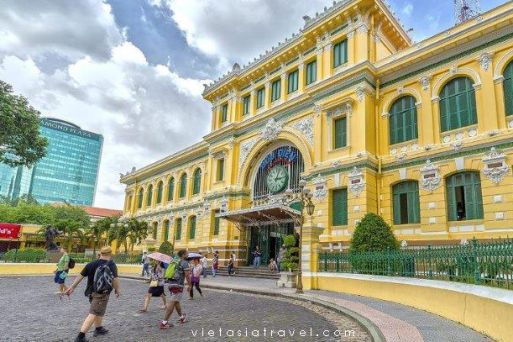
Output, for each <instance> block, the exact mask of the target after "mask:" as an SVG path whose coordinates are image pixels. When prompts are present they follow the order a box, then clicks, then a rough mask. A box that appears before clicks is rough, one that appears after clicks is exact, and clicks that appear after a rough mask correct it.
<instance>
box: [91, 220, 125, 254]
mask: <svg viewBox="0 0 513 342" xmlns="http://www.w3.org/2000/svg"><path fill="white" fill-rule="evenodd" d="M116 220H117V217H105V218H103V219H101V220H98V221H96V222H95V223H93V224H92V225H91V226H90V227H89V228H88V229H87V231H86V236H87V237H88V238H90V239H92V240H93V254H96V246H98V245H99V246H101V242H102V240H103V236H104V235H105V234H107V235H108V233H109V231H110V229H111V227H110V225H111V224H113V223H114V222H115V221H116Z"/></svg>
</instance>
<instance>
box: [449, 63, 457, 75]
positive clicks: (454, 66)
mask: <svg viewBox="0 0 513 342" xmlns="http://www.w3.org/2000/svg"><path fill="white" fill-rule="evenodd" d="M457 72H458V67H457V66H456V65H453V66H452V67H451V68H450V69H449V75H451V76H452V75H455V74H456V73H457Z"/></svg>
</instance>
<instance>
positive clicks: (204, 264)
mask: <svg viewBox="0 0 513 342" xmlns="http://www.w3.org/2000/svg"><path fill="white" fill-rule="evenodd" d="M200 254H201V253H200ZM201 267H202V268H203V271H202V274H203V278H206V277H207V269H208V259H207V256H206V255H203V257H202V258H201Z"/></svg>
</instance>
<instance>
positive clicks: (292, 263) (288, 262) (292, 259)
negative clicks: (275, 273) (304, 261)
mask: <svg viewBox="0 0 513 342" xmlns="http://www.w3.org/2000/svg"><path fill="white" fill-rule="evenodd" d="M283 246H284V247H285V249H286V251H285V255H284V257H283V260H282V261H281V263H280V267H281V269H283V270H291V271H297V269H298V262H299V257H298V255H299V248H298V247H296V237H295V236H294V235H287V236H285V237H284V238H283Z"/></svg>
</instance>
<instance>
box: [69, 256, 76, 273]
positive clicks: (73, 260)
mask: <svg viewBox="0 0 513 342" xmlns="http://www.w3.org/2000/svg"><path fill="white" fill-rule="evenodd" d="M72 268H75V259H73V258H69V261H68V269H70V270H71V269H72Z"/></svg>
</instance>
